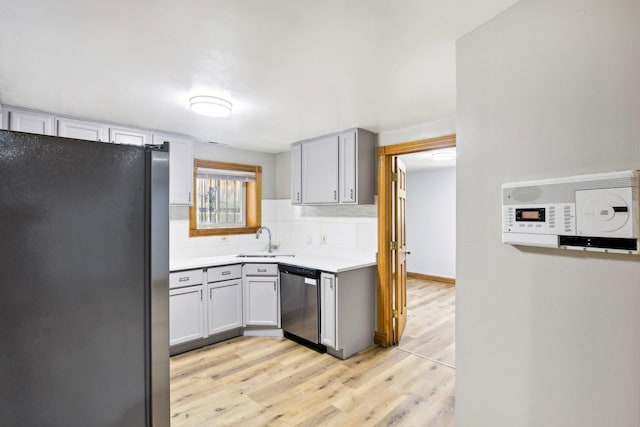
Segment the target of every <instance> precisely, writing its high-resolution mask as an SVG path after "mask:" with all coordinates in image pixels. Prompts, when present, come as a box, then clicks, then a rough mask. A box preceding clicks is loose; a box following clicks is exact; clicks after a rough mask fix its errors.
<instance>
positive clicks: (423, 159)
mask: <svg viewBox="0 0 640 427" xmlns="http://www.w3.org/2000/svg"><path fill="white" fill-rule="evenodd" d="M435 153H452V154H453V156H452V157H451V158H447V159H443V158H442V157H440V158H438V154H436V158H435V159H434V157H433V155H434V154H435ZM455 155H456V147H453V148H442V149H439V150H429V151H423V152H420V153H412V154H403V155H401V156H398V157H399V158H400V160H402V163H404V165H405V167H406V168H407V172H417V171H422V170H427V169H442V168H454V167H456V158H455Z"/></svg>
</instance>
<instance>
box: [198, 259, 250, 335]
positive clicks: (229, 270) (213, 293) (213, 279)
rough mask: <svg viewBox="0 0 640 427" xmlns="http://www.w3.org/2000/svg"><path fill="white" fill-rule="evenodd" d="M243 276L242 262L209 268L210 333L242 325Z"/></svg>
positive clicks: (208, 329) (208, 316)
mask: <svg viewBox="0 0 640 427" xmlns="http://www.w3.org/2000/svg"><path fill="white" fill-rule="evenodd" d="M241 277H242V269H241V266H240V264H237V265H230V266H224V267H215V268H209V269H208V271H207V281H208V282H209V283H207V307H208V309H207V319H208V328H207V333H208V335H214V334H217V333H220V332H224V331H228V330H230V329H236V328H241V327H242V278H241Z"/></svg>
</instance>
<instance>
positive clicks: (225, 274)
mask: <svg viewBox="0 0 640 427" xmlns="http://www.w3.org/2000/svg"><path fill="white" fill-rule="evenodd" d="M230 274H231V271H223V272H222V275H223V276H228V275H230Z"/></svg>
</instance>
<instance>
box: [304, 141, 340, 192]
mask: <svg viewBox="0 0 640 427" xmlns="http://www.w3.org/2000/svg"><path fill="white" fill-rule="evenodd" d="M302 203H303V204H334V203H338V136H337V135H332V136H326V137H322V138H317V139H312V140H309V141H305V142H304V143H303V144H302Z"/></svg>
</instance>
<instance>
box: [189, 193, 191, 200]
mask: <svg viewBox="0 0 640 427" xmlns="http://www.w3.org/2000/svg"><path fill="white" fill-rule="evenodd" d="M189 203H191V191H189Z"/></svg>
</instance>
